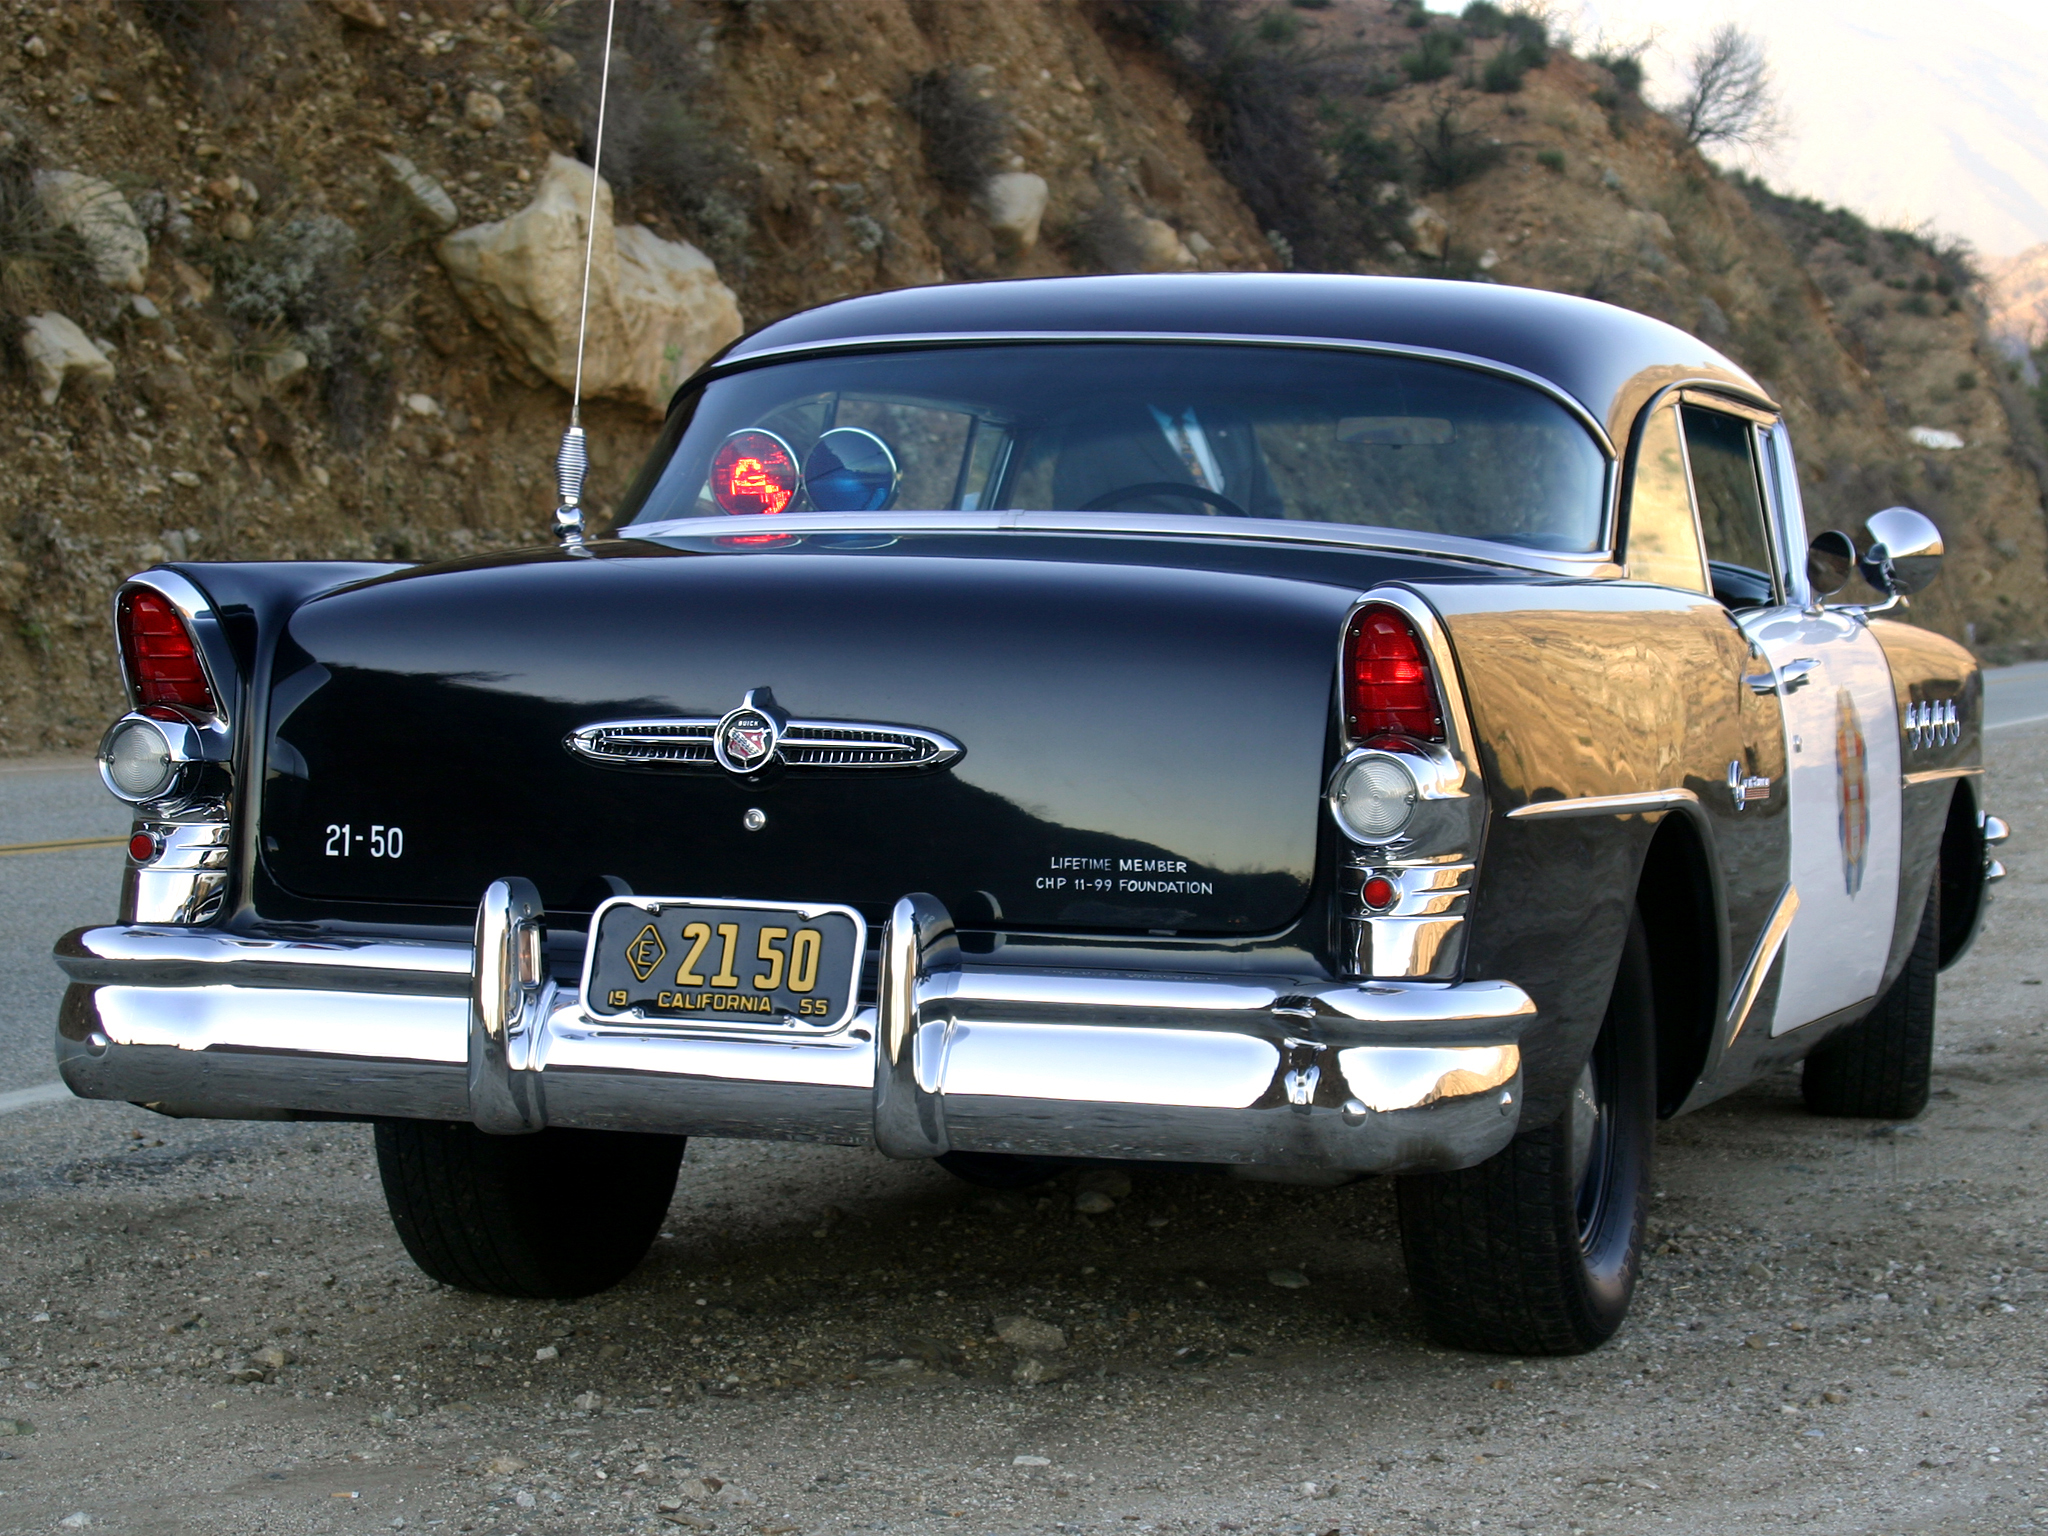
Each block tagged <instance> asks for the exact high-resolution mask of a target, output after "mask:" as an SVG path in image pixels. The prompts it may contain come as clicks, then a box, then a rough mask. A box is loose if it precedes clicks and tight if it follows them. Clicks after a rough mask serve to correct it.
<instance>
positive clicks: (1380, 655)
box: [1344, 607, 1444, 741]
mask: <svg viewBox="0 0 2048 1536" xmlns="http://www.w3.org/2000/svg"><path fill="white" fill-rule="evenodd" d="M1344 725H1345V731H1346V734H1347V735H1349V736H1350V738H1351V739H1352V740H1353V741H1366V740H1369V739H1371V738H1372V737H1374V736H1379V735H1382V734H1394V735H1400V736H1409V737H1413V738H1414V739H1415V740H1417V741H1442V740H1443V739H1444V715H1443V709H1442V707H1441V706H1440V705H1439V704H1438V703H1437V688H1436V682H1435V679H1433V678H1432V677H1431V676H1430V672H1429V653H1428V652H1427V651H1425V650H1424V649H1423V648H1422V637H1421V636H1420V635H1418V634H1417V633H1416V632H1415V626H1414V625H1413V624H1411V623H1409V622H1408V618H1407V615H1405V614H1403V613H1401V612H1400V611H1399V610H1397V609H1394V608H1378V607H1373V608H1361V609H1359V610H1358V612H1356V613H1354V614H1353V615H1352V616H1351V628H1350V629H1349V630H1348V631H1347V632H1346V633H1345V636H1344Z"/></svg>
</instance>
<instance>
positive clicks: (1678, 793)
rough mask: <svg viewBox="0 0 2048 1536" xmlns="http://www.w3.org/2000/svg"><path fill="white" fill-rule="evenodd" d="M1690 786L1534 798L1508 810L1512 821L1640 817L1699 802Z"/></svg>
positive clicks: (1509, 818)
mask: <svg viewBox="0 0 2048 1536" xmlns="http://www.w3.org/2000/svg"><path fill="white" fill-rule="evenodd" d="M1699 802H1700V797H1699V796H1698V795H1696V794H1694V793H1693V792H1692V791H1691V790H1689V789H1652V790H1645V791H1643V792H1641V793H1638V794H1628V795H1581V796H1579V797H1578V798H1576V799H1572V800H1531V801H1530V802H1529V803H1528V804H1527V805H1518V806H1516V807H1515V808H1514V809H1513V810H1512V811H1509V812H1508V820H1509V821H1536V820H1539V819H1540V820H1562V819H1563V818H1565V817H1568V816H1639V815H1643V814H1645V813H1647V812H1651V811H1675V810H1677V809H1678V808H1679V807H1680V806H1682V805H1698V804H1699Z"/></svg>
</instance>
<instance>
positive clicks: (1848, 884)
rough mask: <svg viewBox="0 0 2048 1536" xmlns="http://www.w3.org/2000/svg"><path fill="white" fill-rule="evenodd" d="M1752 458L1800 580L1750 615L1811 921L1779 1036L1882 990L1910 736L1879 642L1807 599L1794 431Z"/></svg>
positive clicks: (1791, 960)
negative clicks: (1773, 697) (1905, 743)
mask: <svg viewBox="0 0 2048 1536" xmlns="http://www.w3.org/2000/svg"><path fill="white" fill-rule="evenodd" d="M1688 409H1690V408H1688ZM1691 439H1692V432H1691V430H1690V422H1688V431H1687V440H1688V445H1689V446H1690V443H1691ZM1749 451H1750V454H1751V457H1752V459H1753V460H1754V461H1755V465H1756V469H1757V471H1758V475H1757V479H1758V483H1759V484H1760V485H1761V486H1763V487H1764V488H1765V489H1766V490H1768V492H1769V494H1770V503H1771V511H1772V523H1773V525H1774V526H1773V531H1774V533H1775V534H1776V535H1777V537H1776V540H1775V542H1776V545H1777V549H1778V552H1779V555H1780V559H1781V561H1782V562H1783V565H1784V568H1785V569H1786V570H1787V571H1788V572H1793V573H1796V574H1794V576H1793V578H1792V580H1791V581H1790V582H1789V583H1788V584H1787V590H1786V591H1785V594H1784V596H1785V598H1786V599H1787V600H1786V601H1783V602H1779V603H1776V604H1773V605H1772V606H1769V607H1764V608H1756V609H1751V610H1749V611H1747V612H1745V613H1743V614H1742V615H1741V623H1742V627H1743V630H1744V632H1745V633H1747V634H1748V635H1749V636H1750V638H1751V639H1752V640H1753V641H1754V642H1755V644H1756V645H1757V647H1758V648H1759V649H1760V650H1761V651H1762V652H1763V654H1764V656H1765V658H1766V659H1767V660H1768V661H1769V663H1770V666H1771V674H1772V678H1773V680H1774V682H1775V684H1776V687H1777V690H1778V695H1779V700H1780V705H1781V709H1782V713H1783V717H1784V726H1785V760H1786V763H1787V765H1788V772H1787V777H1788V778H1789V779H1790V781H1791V782H1790V785H1789V786H1788V788H1789V794H1790V810H1791V878H1792V885H1793V889H1794V890H1795V892H1796V893H1797V896H1798V909H1797V911H1796V912H1795V913H1794V914H1793V915H1792V921H1791V926H1790V929H1789V931H1788V932H1787V934H1786V937H1785V949H1784V954H1783V956H1782V958H1781V960H1780V962H1779V968H1780V976H1779V982H1778V994H1777V999H1776V1003H1775V1006H1774V1008H1773V1010H1772V1014H1771V1034H1772V1035H1774V1036H1775V1035H1782V1034H1784V1033H1786V1032H1787V1031H1789V1030H1794V1029H1798V1028H1799V1027H1800V1026H1802V1025H1805V1024H1811V1023H1814V1022H1816V1021H1817V1020H1821V1019H1826V1018H1829V1017H1831V1016H1832V1015H1835V1014H1838V1013H1841V1012H1843V1011H1844V1010H1846V1009H1854V1008H1858V1007H1860V1006H1861V1005H1863V1004H1864V1003H1866V1002H1868V1001H1869V1000H1870V999H1871V998H1872V997H1874V996H1876V994H1877V991H1878V988H1879V987H1880V986H1881V985H1882V984H1883V980H1884V964H1885V957H1886V955H1887V954H1888V953H1889V951H1890V947H1891V937H1892V924H1893V923H1894V921H1895V920H1896V916H1897V911H1898V892H1899V836H1900V781H1899V773H1900V762H1899V730H1898V720H1897V705H1896V704H1895V702H1894V699H1893V693H1892V681H1891V669H1890V667H1889V665H1888V664H1887V663H1886V661H1885V656H1884V651H1883V649H1882V648H1881V647H1880V646H1879V645H1878V642H1877V639H1876V637H1875V636H1873V635H1872V634H1871V633H1870V630H1869V627H1868V626H1867V625H1865V624H1864V623H1863V622H1862V620H1861V619H1860V618H1859V617H1857V616H1856V615H1855V614H1851V613H1843V612H1838V611H1830V610H1826V609H1823V608H1821V607H1820V606H1819V605H1817V604H1813V603H1811V602H1810V601H1809V599H1808V593H1807V590H1806V582H1805V575H1804V560H1803V554H1804V550H1805V547H1806V524H1805V515H1804V513H1803V511H1802V509H1801V506H1800V500H1799V481H1798V476H1797V472H1796V469H1795V466H1794V463H1793V459H1792V449H1791V442H1790V439H1789V438H1788V437H1787V435H1786V432H1785V428H1784V426H1783V424H1782V423H1774V424H1770V425H1765V426H1759V427H1758V428H1757V429H1756V430H1754V431H1752V432H1751V433H1750V444H1749ZM1696 457H1697V456H1696Z"/></svg>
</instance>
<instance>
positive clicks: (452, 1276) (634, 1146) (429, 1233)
mask: <svg viewBox="0 0 2048 1536" xmlns="http://www.w3.org/2000/svg"><path fill="white" fill-rule="evenodd" d="M682 1160H683V1138H682V1137H680V1136H648V1135H639V1134H635V1133H632V1132H627V1131H579V1130H565V1129H557V1130H546V1131H539V1132H536V1133H535V1134H533V1135H531V1136H487V1135H485V1134H484V1133H483V1132H482V1131H479V1130H478V1129H477V1128H476V1127H475V1126H473V1125H463V1124H449V1123H446V1122H443V1121H438V1120H380V1121H378V1122H377V1170H378V1172H379V1173H380V1174H382V1175H383V1179H384V1202H385V1204H386V1205H387V1206H388V1207H389V1208H390V1211H391V1221H392V1224H393V1225H394V1226H396V1227H397V1228H398V1236H399V1239H400V1240H401V1241H402V1242H403V1243H404V1244H405V1251H406V1252H407V1253H409V1254H411V1255H412V1261H413V1262H414V1263H415V1264H417V1265H419V1267H420V1268H421V1269H422V1270H424V1271H426V1273H427V1274H428V1275H429V1276H431V1277H432V1278H434V1279H436V1280H439V1281H440V1282H441V1283H442V1284H444V1285H452V1286H455V1287H457V1288H458V1289H460V1290H465V1291H480V1292H482V1293H483V1294H484V1295H487V1296H519V1297H527V1298H534V1299H539V1298H567V1297H573V1296H588V1295H590V1294H591V1293H592V1292H593V1291H601V1290H604V1289H605V1288H606V1287H607V1286H612V1285H616V1284H618V1282H619V1281H621V1280H623V1279H624V1278H625V1277H626V1275H627V1274H629V1273H630V1272H631V1271H632V1269H633V1267H634V1266H635V1265H636V1264H638V1263H639V1262H640V1261H641V1260H642V1259H643V1258H645V1257H646V1256H647V1250H648V1248H649V1246H650V1245H652V1243H653V1242H654V1234H655V1233H656V1232H658V1231H659V1230H660V1228H661V1220H662V1217H663V1216H665V1215H666V1214H667V1213H668V1205H669V1201H670V1200H671V1199H672V1198H674V1195H675V1189H676V1170H677V1169H678V1168H679V1167H680V1166H681V1164H682Z"/></svg>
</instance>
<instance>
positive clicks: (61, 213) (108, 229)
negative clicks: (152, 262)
mask: <svg viewBox="0 0 2048 1536" xmlns="http://www.w3.org/2000/svg"><path fill="white" fill-rule="evenodd" d="M36 195H37V196H38V197H39V198H41V199H42V204H43V212H44V213H46V214H48V215H49V218H50V222H51V223H52V224H56V225H59V226H68V227H69V228H71V229H75V230H77V231H78V237H79V238H80V239H81V240H83V241H84V242H85V248H86V250H87V252H88V253H90V255H91V256H92V269H93V272H94V273H95V275H97V276H98V278H99V280H100V281H101V282H103V283H105V284H106V285H107V286H108V287H109V288H120V289H124V290H126V291H127V292H129V293H140V292H142V289H143V285H144V284H145V283H146V282H147V281H148V280H149V237H148V236H147V235H145V234H143V232H142V220H141V219H139V218H137V217H136V216H135V210H134V209H133V208H131V207H129V206H128V199H127V198H125V197H123V196H122V195H121V193H120V191H119V189H117V188H116V187H115V186H114V184H113V183H112V182H110V181H102V180H100V178H99V177H97V176H88V175H86V174H85V173H84V172H83V171H37V172H36Z"/></svg>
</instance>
